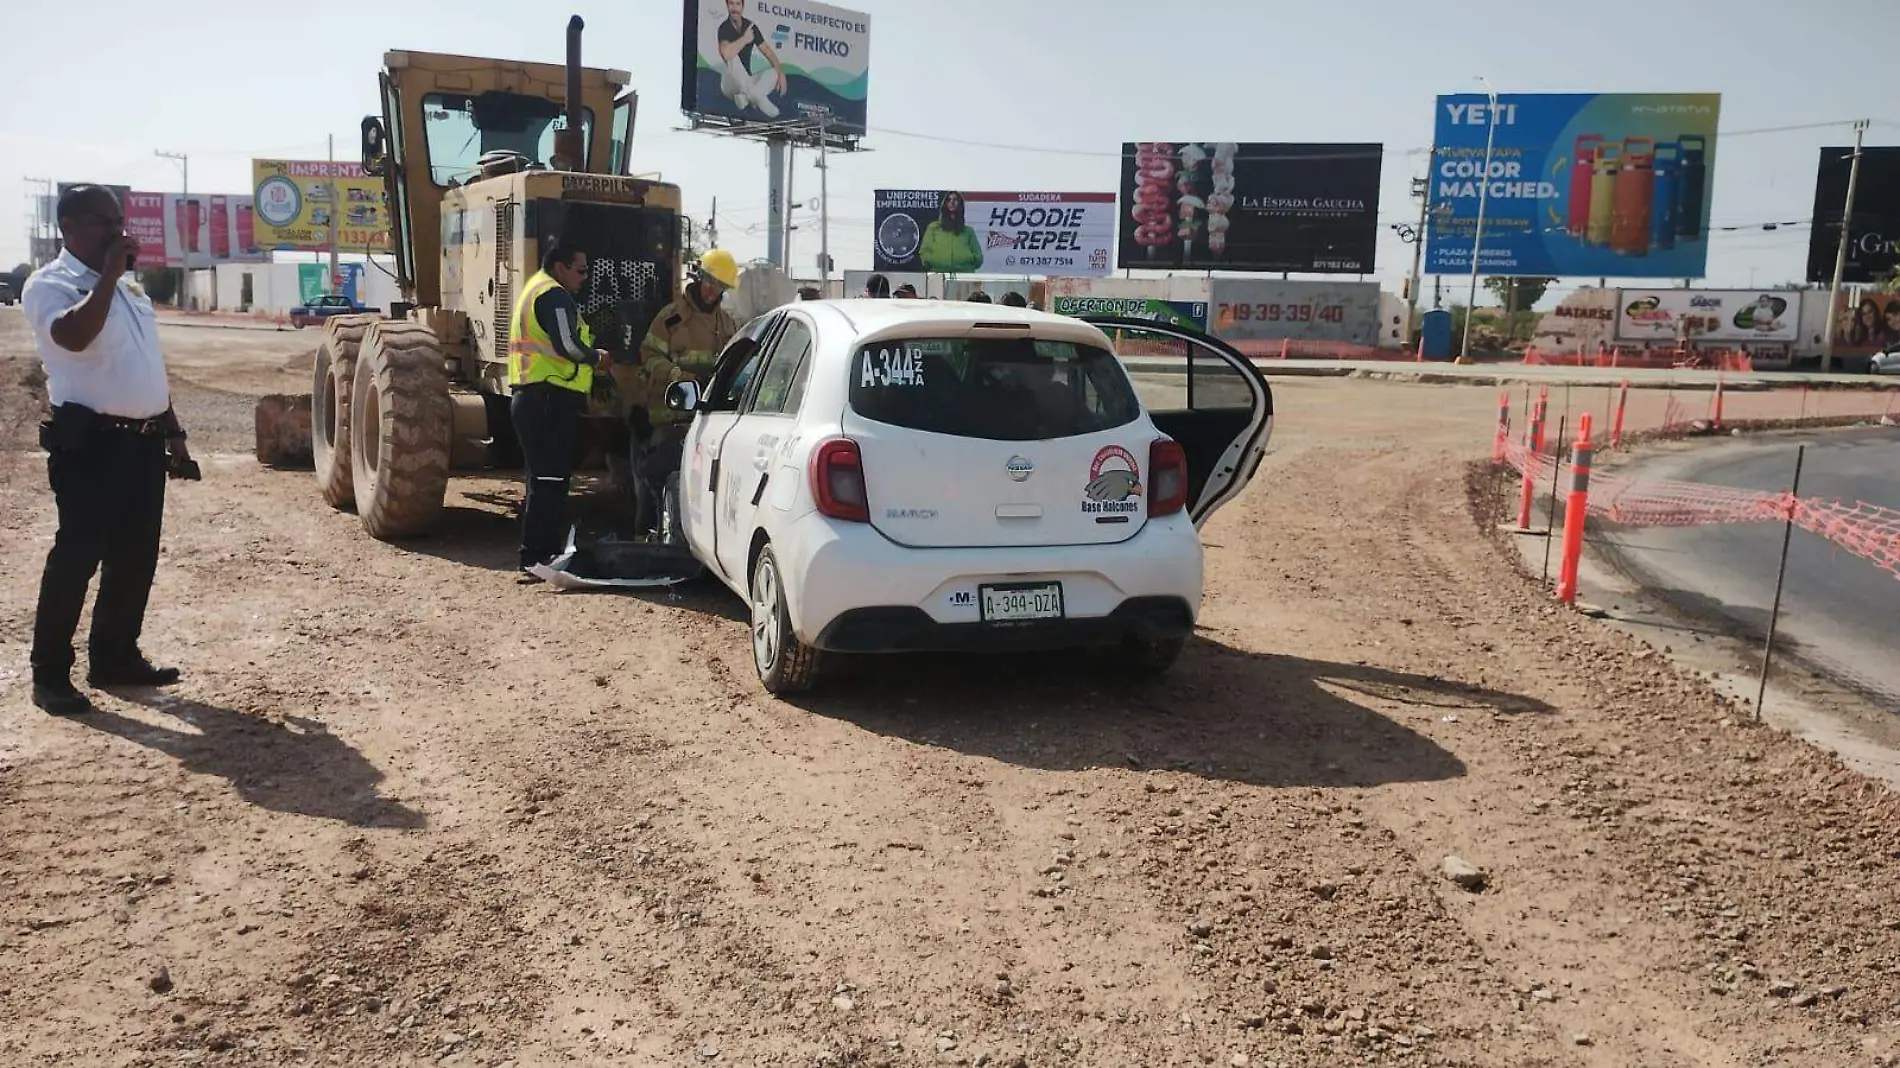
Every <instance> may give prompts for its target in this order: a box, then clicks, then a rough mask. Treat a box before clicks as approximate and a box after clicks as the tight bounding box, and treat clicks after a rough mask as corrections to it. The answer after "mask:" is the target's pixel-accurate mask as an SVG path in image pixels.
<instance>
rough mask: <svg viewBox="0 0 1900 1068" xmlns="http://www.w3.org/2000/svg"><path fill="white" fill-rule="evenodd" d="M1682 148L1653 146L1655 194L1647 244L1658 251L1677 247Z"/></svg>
mask: <svg viewBox="0 0 1900 1068" xmlns="http://www.w3.org/2000/svg"><path fill="white" fill-rule="evenodd" d="M1681 167H1682V146H1681V145H1679V144H1677V143H1676V142H1674V141H1664V142H1662V143H1661V144H1659V145H1657V146H1656V163H1655V168H1656V193H1655V195H1654V196H1652V197H1651V198H1650V201H1649V240H1650V243H1652V244H1654V245H1655V246H1656V247H1657V248H1675V247H1676V216H1677V213H1678V211H1679V209H1678V207H1677V204H1676V190H1677V186H1678V182H1677V181H1676V179H1677V177H1678V172H1679V170H1680V168H1681Z"/></svg>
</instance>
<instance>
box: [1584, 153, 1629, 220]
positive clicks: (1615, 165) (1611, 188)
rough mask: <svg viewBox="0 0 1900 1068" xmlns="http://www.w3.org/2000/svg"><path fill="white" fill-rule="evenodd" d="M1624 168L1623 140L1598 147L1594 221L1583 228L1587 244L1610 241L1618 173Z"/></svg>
mask: <svg viewBox="0 0 1900 1068" xmlns="http://www.w3.org/2000/svg"><path fill="white" fill-rule="evenodd" d="M1622 167H1623V146H1622V144H1621V143H1619V142H1616V141H1605V142H1603V143H1602V144H1600V145H1598V146H1596V156H1595V158H1594V159H1593V160H1592V161H1591V164H1590V168H1591V174H1590V221H1589V222H1588V223H1587V224H1586V225H1585V226H1584V230H1583V240H1584V241H1585V242H1586V243H1587V244H1592V245H1607V244H1609V243H1610V224H1611V222H1612V221H1613V220H1614V217H1615V216H1614V209H1615V206H1616V174H1617V172H1618V171H1619V170H1621V169H1622Z"/></svg>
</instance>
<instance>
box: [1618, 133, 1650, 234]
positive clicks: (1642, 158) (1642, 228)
mask: <svg viewBox="0 0 1900 1068" xmlns="http://www.w3.org/2000/svg"><path fill="white" fill-rule="evenodd" d="M1655 164H1656V139H1655V138H1653V137H1626V138H1624V139H1623V169H1622V170H1620V171H1618V172H1617V173H1616V196H1615V200H1614V201H1613V202H1612V205H1611V209H1610V250H1611V251H1612V252H1617V253H1620V254H1622V255H1625V256H1647V255H1649V212H1650V204H1651V198H1652V197H1653V196H1655V194H1656V167H1655Z"/></svg>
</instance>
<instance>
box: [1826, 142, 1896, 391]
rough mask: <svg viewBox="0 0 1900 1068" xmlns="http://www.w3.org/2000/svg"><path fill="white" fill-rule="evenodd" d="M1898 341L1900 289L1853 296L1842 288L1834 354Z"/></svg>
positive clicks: (1879, 348)
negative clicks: (1895, 291) (1893, 291)
mask: <svg viewBox="0 0 1900 1068" xmlns="http://www.w3.org/2000/svg"><path fill="white" fill-rule="evenodd" d="M1861 177H1863V178H1865V177H1866V175H1865V174H1863V175H1862V176H1861ZM1895 344H1900V293H1874V292H1871V291H1867V290H1863V291H1861V293H1860V295H1859V296H1858V297H1854V296H1850V295H1849V294H1848V292H1847V291H1846V290H1842V291H1841V304H1840V311H1839V312H1838V313H1837V314H1836V315H1835V325H1834V353H1835V355H1837V356H1838V355H1846V356H1866V355H1868V354H1870V353H1875V352H1881V351H1884V350H1886V349H1887V348H1888V347H1889V346H1892V345H1895Z"/></svg>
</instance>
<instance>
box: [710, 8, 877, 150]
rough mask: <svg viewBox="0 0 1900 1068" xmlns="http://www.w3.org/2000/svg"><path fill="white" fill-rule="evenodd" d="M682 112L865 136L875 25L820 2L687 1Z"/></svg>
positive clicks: (861, 15) (861, 16) (864, 17)
mask: <svg viewBox="0 0 1900 1068" xmlns="http://www.w3.org/2000/svg"><path fill="white" fill-rule="evenodd" d="M683 22H684V26H685V43H684V45H683V47H682V48H681V52H682V64H681V66H682V71H681V78H680V110H681V111H684V112H686V113H688V114H691V115H708V116H717V117H719V118H726V119H734V120H738V121H742V122H770V121H773V120H778V121H781V122H789V121H798V120H811V119H816V118H818V117H819V116H821V115H822V116H824V117H825V123H826V128H827V130H829V131H836V132H838V133H842V134H863V133H864V123H865V107H864V102H865V90H866V88H867V87H868V86H869V84H870V56H871V17H870V16H869V15H866V14H864V13H863V12H861V11H847V10H845V9H844V8H841V7H832V6H831V5H830V4H820V3H814V2H813V0H686V17H685V19H684V20H683Z"/></svg>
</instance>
